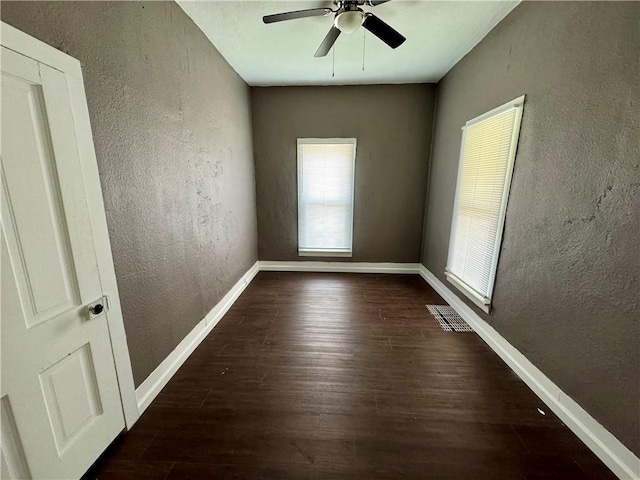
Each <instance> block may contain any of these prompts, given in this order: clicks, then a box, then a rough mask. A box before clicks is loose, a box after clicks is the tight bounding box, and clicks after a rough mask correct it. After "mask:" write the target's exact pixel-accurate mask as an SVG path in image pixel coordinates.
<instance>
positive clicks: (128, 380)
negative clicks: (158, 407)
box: [0, 22, 140, 430]
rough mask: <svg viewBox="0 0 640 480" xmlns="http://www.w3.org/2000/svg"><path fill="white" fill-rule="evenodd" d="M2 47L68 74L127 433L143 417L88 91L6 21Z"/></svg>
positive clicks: (47, 50) (65, 60)
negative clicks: (139, 403) (140, 409)
mask: <svg viewBox="0 0 640 480" xmlns="http://www.w3.org/2000/svg"><path fill="white" fill-rule="evenodd" d="M0 44H2V46H3V47H5V48H8V49H9V50H13V51H14V52H16V53H18V54H20V55H24V56H26V57H30V58H32V59H34V60H36V61H38V62H40V63H44V64H46V65H48V66H50V67H52V68H55V69H56V70H59V71H61V72H63V73H64V74H65V75H66V77H67V85H68V88H69V97H70V99H71V112H72V114H73V119H74V125H75V133H76V138H77V142H78V153H79V156H80V163H81V166H82V178H83V180H84V188H85V196H86V198H87V206H88V209H89V219H90V222H91V230H92V232H93V241H94V242H93V243H94V245H95V250H96V256H97V261H98V270H99V272H100V282H101V284H102V293H103V295H107V296H108V298H109V311H108V314H107V325H108V330H109V337H110V341H111V351H112V352H113V358H114V363H115V367H116V374H117V377H118V386H119V389H120V401H121V403H122V411H123V413H124V419H125V424H126V427H127V430H129V429H131V427H132V426H133V424H134V423H135V422H136V421H137V420H138V418H139V417H140V412H139V410H138V403H137V400H136V392H135V386H134V382H133V372H132V370H131V358H130V357H129V348H128V346H127V336H126V333H125V329H124V321H123V318H122V308H121V305H120V296H119V294H118V285H117V282H116V272H115V269H114V266H113V257H112V255H111V243H110V241H109V231H108V229H107V218H106V214H105V210H104V202H103V199H102V187H101V185H100V177H99V174H98V162H97V160H96V153H95V149H94V145H93V135H92V133H91V123H90V119H89V107H88V105H87V98H86V94H85V91H84V82H83V78H82V68H81V65H80V62H79V61H78V60H76V59H75V58H73V57H71V56H69V55H67V54H66V53H63V52H61V51H60V50H56V49H55V48H53V47H52V46H50V45H48V44H46V43H44V42H42V41H40V40H38V39H36V38H34V37H32V36H30V35H27V34H26V33H24V32H22V31H20V30H18V29H16V28H14V27H12V26H11V25H8V24H6V23H4V22H0Z"/></svg>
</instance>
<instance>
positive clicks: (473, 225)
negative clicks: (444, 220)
mask: <svg viewBox="0 0 640 480" xmlns="http://www.w3.org/2000/svg"><path fill="white" fill-rule="evenodd" d="M523 104H524V96H522V97H520V98H517V99H515V100H513V101H511V102H509V103H507V104H505V105H503V106H501V107H498V108H496V109H494V110H492V111H490V112H488V113H486V114H484V115H481V116H480V117H477V118H475V119H473V120H470V121H469V122H467V124H466V125H465V127H464V128H463V129H462V130H463V133H462V146H461V150H460V164H459V167H458V182H457V185H456V194H455V205H454V211H453V221H452V225H451V238H450V240H449V255H448V259H447V268H446V270H445V274H446V275H447V278H448V280H449V281H451V282H452V283H453V284H454V285H456V286H457V287H458V288H459V289H460V290H461V291H462V292H463V293H465V294H466V295H467V296H468V297H469V298H470V299H471V300H473V301H474V302H475V303H476V304H477V305H479V306H480V307H481V308H483V309H484V310H485V311H487V312H488V311H489V308H490V305H491V297H492V295H493V286H494V282H495V274H496V268H497V265H498V255H499V252H500V243H501V240H502V232H503V227H504V218H505V213H506V208H507V200H508V197H509V187H510V184H511V174H512V172H513V164H514V160H515V154H516V147H517V144H518V135H519V132H520V120H521V118H522V107H523Z"/></svg>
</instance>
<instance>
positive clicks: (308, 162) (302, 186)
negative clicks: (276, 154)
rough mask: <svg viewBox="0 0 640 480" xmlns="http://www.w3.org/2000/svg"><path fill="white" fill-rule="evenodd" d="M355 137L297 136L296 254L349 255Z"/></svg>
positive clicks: (351, 239)
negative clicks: (319, 137) (320, 137)
mask: <svg viewBox="0 0 640 480" xmlns="http://www.w3.org/2000/svg"><path fill="white" fill-rule="evenodd" d="M355 158H356V139H355V138H322V139H318V138H299V139H298V255H300V256H327V257H350V256H351V249H352V244H353V189H354V175H355Z"/></svg>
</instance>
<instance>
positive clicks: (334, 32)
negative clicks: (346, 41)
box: [313, 27, 340, 57]
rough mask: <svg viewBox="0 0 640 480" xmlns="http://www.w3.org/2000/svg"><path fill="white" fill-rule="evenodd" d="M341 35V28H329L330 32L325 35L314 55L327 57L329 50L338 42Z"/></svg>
mask: <svg viewBox="0 0 640 480" xmlns="http://www.w3.org/2000/svg"><path fill="white" fill-rule="evenodd" d="M339 36H340V30H338V29H337V28H336V27H331V30H329V33H327V36H326V37H324V40H323V41H322V43H321V44H320V46H319V47H318V50H316V53H315V54H314V55H313V56H314V57H325V56H326V55H327V53H329V51H330V50H331V47H333V44H334V43H336V40H337V39H338V37H339Z"/></svg>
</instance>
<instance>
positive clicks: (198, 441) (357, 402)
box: [86, 272, 615, 480]
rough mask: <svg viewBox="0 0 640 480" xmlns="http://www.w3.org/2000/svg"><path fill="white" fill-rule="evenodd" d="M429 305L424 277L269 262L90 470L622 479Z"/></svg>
mask: <svg viewBox="0 0 640 480" xmlns="http://www.w3.org/2000/svg"><path fill="white" fill-rule="evenodd" d="M427 303H435V304H444V301H443V300H442V299H441V298H440V297H439V296H438V295H437V294H436V293H435V292H434V291H433V290H432V289H431V288H430V287H429V286H428V285H427V284H425V283H424V281H423V280H422V279H421V278H420V277H418V276H416V275H370V274H329V273H283V272H261V273H259V274H258V275H257V276H256V278H255V279H254V280H253V282H252V283H251V284H250V285H249V286H248V287H247V289H246V290H245V291H244V293H243V294H242V295H241V296H240V297H239V298H238V300H237V301H236V303H235V304H234V305H233V306H232V307H231V309H230V310H229V312H228V313H227V314H226V315H225V317H224V318H223V319H222V320H221V321H220V323H219V324H218V325H217V326H216V328H215V329H214V330H213V331H212V333H211V334H210V335H209V336H208V337H207V338H206V339H205V340H204V341H203V343H202V344H201V345H200V346H199V347H198V349H197V350H196V351H195V352H194V353H193V355H192V356H191V357H190V358H189V359H188V360H187V361H186V362H185V364H184V365H183V366H182V368H181V369H180V370H179V371H178V372H177V373H176V375H175V376H174V377H173V378H172V380H171V381H170V382H169V383H168V384H167V386H166V387H165V388H164V390H163V391H162V392H161V393H160V395H158V397H157V398H156V399H155V400H154V402H153V403H152V404H151V406H150V407H149V408H148V409H147V410H146V412H145V413H144V414H143V415H142V417H141V418H140V420H139V421H138V423H137V424H136V425H135V426H134V428H133V430H132V431H131V432H129V433H127V434H124V435H123V436H122V437H121V438H119V439H118V440H117V441H116V442H114V444H113V445H112V447H110V449H109V450H108V451H107V452H106V453H105V455H103V457H101V459H100V460H99V461H98V462H97V463H96V465H94V467H92V469H91V470H90V471H89V472H88V473H87V475H86V478H87V479H88V478H100V479H108V478H162V479H165V478H166V479H168V480H175V479H181V478H184V479H194V478H238V479H241V478H247V479H256V478H257V479H260V478H265V479H266V478H269V479H287V478H291V479H306V478H309V479H320V478H323V479H328V478H331V479H338V478H339V479H349V478H353V479H356V478H357V479H363V478H366V479H375V478H398V479H412V478H416V479H418V478H420V479H467V478H469V479H492V480H499V479H538V478H545V479H574V478H575V479H596V478H598V479H607V478H615V477H614V476H613V474H612V473H611V472H610V471H609V470H608V469H607V468H606V467H605V466H604V465H603V464H602V463H601V462H600V461H599V460H598V459H597V458H596V457H595V456H594V455H593V454H592V453H591V452H590V451H589V450H588V449H587V448H586V447H585V446H584V445H583V444H582V443H581V442H580V441H579V440H578V439H577V438H576V437H575V435H573V433H572V432H571V431H569V430H568V429H567V428H566V427H565V426H564V425H563V424H562V423H561V422H560V421H559V420H558V418H557V417H555V415H553V413H552V412H550V411H549V410H548V409H547V408H546V407H545V406H544V405H543V404H542V402H541V401H540V400H539V399H538V398H537V397H536V396H535V395H534V394H533V393H532V392H531V391H530V390H529V389H528V388H527V386H526V385H525V384H524V383H523V382H522V381H520V379H519V378H518V377H517V376H516V375H515V374H514V373H513V372H512V371H511V370H510V369H509V368H508V367H507V366H506V365H505V364H504V363H503V362H502V361H501V360H500V359H499V357H497V356H496V355H495V353H494V352H493V351H491V349H490V348H489V347H488V346H487V345H486V344H485V343H484V342H483V341H482V340H481V339H480V338H479V337H478V336H477V335H476V334H474V333H454V332H444V331H443V330H442V329H441V328H440V326H439V325H438V323H437V321H436V320H435V319H434V318H433V317H431V315H430V314H429V313H428V311H427V310H426V308H425V304H427ZM538 409H542V410H543V411H544V412H545V415H541V414H540V412H539V410H538Z"/></svg>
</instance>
